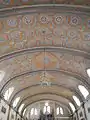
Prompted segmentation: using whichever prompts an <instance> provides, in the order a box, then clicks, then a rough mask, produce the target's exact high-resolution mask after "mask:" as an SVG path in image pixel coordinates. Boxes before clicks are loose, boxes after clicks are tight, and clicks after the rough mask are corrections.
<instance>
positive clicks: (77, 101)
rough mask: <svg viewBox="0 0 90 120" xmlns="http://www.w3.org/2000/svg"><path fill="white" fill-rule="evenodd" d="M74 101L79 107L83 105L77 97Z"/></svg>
mask: <svg viewBox="0 0 90 120" xmlns="http://www.w3.org/2000/svg"><path fill="white" fill-rule="evenodd" d="M73 99H74V101H75V102H76V104H77V105H78V106H80V105H81V103H80V100H79V99H78V98H77V97H76V96H73Z"/></svg>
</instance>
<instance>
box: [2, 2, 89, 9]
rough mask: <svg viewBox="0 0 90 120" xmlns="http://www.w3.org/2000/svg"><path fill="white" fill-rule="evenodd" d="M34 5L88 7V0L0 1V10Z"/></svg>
mask: <svg viewBox="0 0 90 120" xmlns="http://www.w3.org/2000/svg"><path fill="white" fill-rule="evenodd" d="M36 4H71V5H90V0H0V8H3V7H12V6H20V5H36Z"/></svg>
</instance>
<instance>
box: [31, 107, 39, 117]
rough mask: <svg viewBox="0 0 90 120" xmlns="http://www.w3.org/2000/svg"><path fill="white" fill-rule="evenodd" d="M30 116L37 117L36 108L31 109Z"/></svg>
mask: <svg viewBox="0 0 90 120" xmlns="http://www.w3.org/2000/svg"><path fill="white" fill-rule="evenodd" d="M32 115H38V112H37V109H36V108H32V109H31V116H32Z"/></svg>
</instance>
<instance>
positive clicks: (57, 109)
mask: <svg viewBox="0 0 90 120" xmlns="http://www.w3.org/2000/svg"><path fill="white" fill-rule="evenodd" d="M56 111H57V115H59V107H58V108H57V110H56Z"/></svg>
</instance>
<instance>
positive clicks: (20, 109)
mask: <svg viewBox="0 0 90 120" xmlns="http://www.w3.org/2000/svg"><path fill="white" fill-rule="evenodd" d="M23 107H24V104H22V105H21V106H20V108H19V110H18V111H19V113H21V111H22V109H23Z"/></svg>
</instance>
